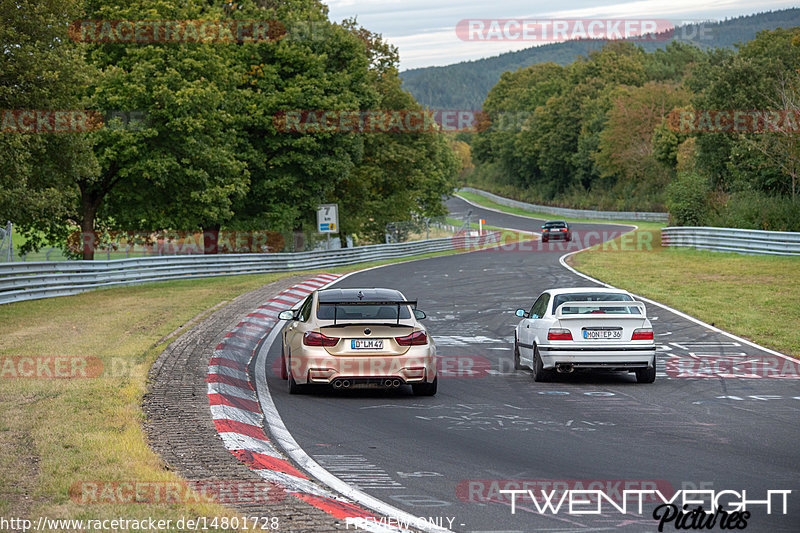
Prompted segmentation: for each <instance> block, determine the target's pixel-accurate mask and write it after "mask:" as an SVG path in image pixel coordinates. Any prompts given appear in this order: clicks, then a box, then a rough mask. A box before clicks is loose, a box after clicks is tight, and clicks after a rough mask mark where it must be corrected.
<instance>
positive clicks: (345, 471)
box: [314, 454, 405, 490]
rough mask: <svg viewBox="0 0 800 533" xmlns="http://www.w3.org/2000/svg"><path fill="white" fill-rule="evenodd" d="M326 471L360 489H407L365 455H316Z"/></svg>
mask: <svg viewBox="0 0 800 533" xmlns="http://www.w3.org/2000/svg"><path fill="white" fill-rule="evenodd" d="M314 459H315V460H316V461H317V462H318V463H319V464H320V466H322V467H323V468H324V469H325V470H328V471H329V472H331V473H333V474H334V475H336V477H338V478H340V479H341V480H342V481H346V482H348V483H350V484H351V485H353V486H354V487H356V488H358V489H380V490H385V489H405V487H404V486H403V485H402V484H400V483H398V482H397V481H395V480H394V479H392V477H391V476H390V475H389V473H388V472H387V471H386V470H384V469H382V468H379V467H378V466H376V465H374V464H372V463H370V462H369V461H368V460H367V458H366V457H364V456H363V455H316V454H315V455H314Z"/></svg>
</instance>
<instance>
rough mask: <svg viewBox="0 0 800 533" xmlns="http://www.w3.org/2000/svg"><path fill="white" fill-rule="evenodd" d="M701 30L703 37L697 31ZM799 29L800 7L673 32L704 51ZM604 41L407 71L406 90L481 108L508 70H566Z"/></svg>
mask: <svg viewBox="0 0 800 533" xmlns="http://www.w3.org/2000/svg"><path fill="white" fill-rule="evenodd" d="M701 26H702V30H703V32H704V33H703V38H702V39H700V38H699V31H700V29H701ZM793 26H800V8H792V9H784V10H780V11H769V12H766V13H758V14H755V15H747V16H742V17H736V18H732V19H727V20H724V21H720V22H707V23H703V24H702V25H701V24H688V25H685V26H679V27H677V28H676V29H675V32H674V36H673V38H672V39H670V40H680V41H684V42H690V43H692V44H694V45H696V46H699V47H701V48H729V47H732V46H733V45H735V44H736V43H741V42H746V41H750V40H752V39H753V38H754V37H755V36H756V33H758V32H759V31H761V30H774V29H775V28H779V27H783V28H790V27H793ZM605 42H606V41H567V42H563V43H554V44H546V45H542V46H535V47H531V48H526V49H525V50H520V51H517V52H507V53H505V54H501V55H498V56H494V57H488V58H484V59H478V60H474V61H463V62H461V63H455V64H453V65H447V66H444V67H425V68H417V69H411V70H406V71H403V72H402V73H401V74H400V77H401V78H402V79H403V86H404V87H405V88H406V89H407V90H408V91H409V92H411V94H412V95H414V98H416V99H417V101H418V102H419V103H421V104H423V105H425V106H429V107H431V108H434V109H480V108H481V107H482V106H483V101H484V99H486V95H487V94H488V93H489V89H491V88H492V87H493V86H494V85H495V84H496V83H497V80H499V79H500V75H501V74H502V73H503V72H506V71H509V70H511V71H514V70H517V69H519V68H524V67H527V66H530V65H535V64H536V63H545V62H548V61H552V62H554V63H558V64H559V65H567V64H569V63H572V62H573V61H575V59H576V58H577V57H578V56H582V55H583V56H585V55H587V54H588V53H589V52H590V51H591V50H594V49H597V48H600V47H602V46H603V44H605ZM669 42H670V41H669V40H665V41H658V42H641V43H637V44H639V45H640V46H642V48H644V49H645V50H646V51H648V52H652V51H653V50H656V49H659V48H664V47H665V46H666V45H667V43H669Z"/></svg>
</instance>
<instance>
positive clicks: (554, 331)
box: [547, 328, 572, 341]
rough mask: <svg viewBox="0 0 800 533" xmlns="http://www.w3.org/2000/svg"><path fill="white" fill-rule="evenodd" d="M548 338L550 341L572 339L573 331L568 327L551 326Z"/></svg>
mask: <svg viewBox="0 0 800 533" xmlns="http://www.w3.org/2000/svg"><path fill="white" fill-rule="evenodd" d="M547 340H549V341H571V340H572V333H570V332H569V330H568V329H562V328H550V330H549V331H548V332H547Z"/></svg>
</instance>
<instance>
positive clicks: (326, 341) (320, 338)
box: [303, 331, 339, 346]
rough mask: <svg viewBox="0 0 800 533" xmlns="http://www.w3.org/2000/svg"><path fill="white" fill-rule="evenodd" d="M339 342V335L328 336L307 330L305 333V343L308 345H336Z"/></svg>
mask: <svg viewBox="0 0 800 533" xmlns="http://www.w3.org/2000/svg"><path fill="white" fill-rule="evenodd" d="M338 342H339V337H326V336H325V335H323V334H322V333H317V332H316V331H306V333H305V335H303V344H305V345H306V346H336V343H338Z"/></svg>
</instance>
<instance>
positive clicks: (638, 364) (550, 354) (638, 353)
mask: <svg viewBox="0 0 800 533" xmlns="http://www.w3.org/2000/svg"><path fill="white" fill-rule="evenodd" d="M538 348H539V356H540V357H541V358H542V365H543V367H544V368H545V369H551V368H555V367H556V366H557V365H572V366H573V367H574V368H594V369H597V368H605V369H609V370H610V369H620V370H623V369H635V368H650V367H652V366H653V361H654V360H655V355H656V348H655V346H616V347H611V346H608V347H606V346H604V347H597V348H595V347H592V348H583V347H581V348H572V347H566V346H558V347H555V346H539V347H538Z"/></svg>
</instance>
